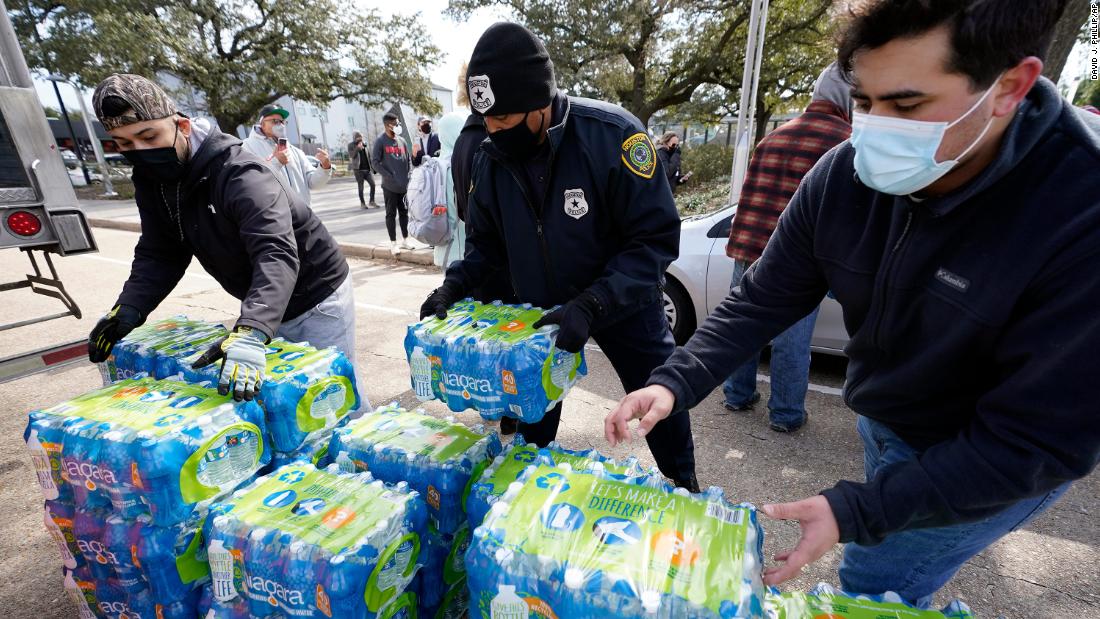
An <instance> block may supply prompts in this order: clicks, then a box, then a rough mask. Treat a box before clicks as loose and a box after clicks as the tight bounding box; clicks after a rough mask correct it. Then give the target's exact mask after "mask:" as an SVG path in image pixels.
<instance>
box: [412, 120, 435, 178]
mask: <svg viewBox="0 0 1100 619" xmlns="http://www.w3.org/2000/svg"><path fill="white" fill-rule="evenodd" d="M416 128H417V134H416V143H415V144H413V147H412V154H413V158H412V164H413V167H417V166H419V165H420V163H421V162H422V161H424V157H425V156H428V157H438V156H439V136H438V135H436V134H434V133H432V119H430V118H428V117H427V116H421V117H420V118H419V119H418V120H417V121H416Z"/></svg>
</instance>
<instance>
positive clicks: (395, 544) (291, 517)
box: [206, 463, 427, 619]
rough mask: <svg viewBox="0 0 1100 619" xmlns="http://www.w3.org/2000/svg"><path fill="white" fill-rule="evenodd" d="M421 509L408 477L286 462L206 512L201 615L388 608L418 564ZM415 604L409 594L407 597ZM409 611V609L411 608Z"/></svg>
mask: <svg viewBox="0 0 1100 619" xmlns="http://www.w3.org/2000/svg"><path fill="white" fill-rule="evenodd" d="M426 527H427V513H426V509H425V507H424V502H423V500H422V499H421V498H420V495H419V494H418V493H417V492H416V491H414V490H412V489H410V488H409V487H408V484H405V483H399V484H394V485H389V486H387V485H385V484H383V483H382V481H380V480H375V479H374V478H373V477H372V476H371V474H370V473H366V472H364V473H356V474H347V473H341V472H340V471H339V467H338V466H337V465H336V464H331V465H329V467H328V468H327V469H324V470H322V469H317V468H315V467H314V466H313V465H311V464H307V463H297V464H290V465H287V466H284V467H282V468H280V469H278V470H277V471H274V472H273V473H271V474H270V475H266V476H264V477H260V478H258V479H256V480H255V481H254V482H253V483H252V484H250V485H249V486H247V487H245V488H242V489H240V490H238V491H237V492H235V493H233V495H232V496H231V497H229V498H227V499H226V500H224V501H222V502H219V503H215V504H214V505H212V506H211V508H210V516H209V517H208V518H207V526H206V532H207V533H206V540H207V542H206V544H207V546H206V547H207V556H208V559H209V562H210V572H211V582H210V585H209V587H210V593H209V595H208V596H207V597H208V601H207V604H208V605H209V610H208V614H207V616H209V617H213V618H231V619H238V618H245V617H279V618H282V617H312V618H316V619H322V618H326V619H327V618H331V617H341V618H348V619H363V618H374V617H386V616H391V615H390V614H387V613H398V612H403V611H400V609H398V610H394V609H393V608H392V607H393V606H394V605H400V604H404V605H405V607H406V608H407V607H408V602H407V601H402V600H409V598H404V597H402V594H403V593H404V592H405V591H406V589H407V588H408V586H409V583H410V582H411V581H412V578H413V576H414V574H415V572H416V570H417V568H418V567H419V564H418V560H419V555H420V548H421V536H422V535H423V534H424V532H425V530H426ZM412 604H413V608H414V609H415V600H414V601H413V602H412ZM410 616H411V615H410Z"/></svg>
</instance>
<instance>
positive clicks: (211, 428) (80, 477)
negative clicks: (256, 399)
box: [24, 378, 270, 619]
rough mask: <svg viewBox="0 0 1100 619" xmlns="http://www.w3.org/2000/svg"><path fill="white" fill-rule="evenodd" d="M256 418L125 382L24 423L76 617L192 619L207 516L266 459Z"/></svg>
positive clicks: (203, 392) (202, 571)
mask: <svg viewBox="0 0 1100 619" xmlns="http://www.w3.org/2000/svg"><path fill="white" fill-rule="evenodd" d="M265 434H266V428H265V422H264V416H263V411H261V410H260V408H259V407H258V406H257V405H256V404H255V403H252V402H239V403H235V402H233V401H232V399H231V398H230V397H228V396H219V395H218V394H217V392H216V391H213V390H211V389H206V388H203V387H199V386H196V385H188V384H185V383H180V382H176V381H159V380H154V379H151V378H145V379H140V380H130V379H128V380H122V381H119V382H117V383H115V384H112V385H110V386H108V387H104V388H102V389H99V390H96V391H93V392H91V393H87V394H85V395H83V396H80V397H77V398H74V399H73V400H70V401H68V402H65V403H63V404H59V405H57V406H55V407H53V408H49V409H45V410H39V411H34V412H32V413H30V422H29V423H28V425H27V429H26V432H25V433H24V438H25V440H26V442H27V447H28V448H29V449H30V452H31V459H32V461H33V463H34V466H35V470H36V472H37V475H38V482H39V485H40V486H41V488H42V492H43V494H44V495H45V498H46V503H45V512H44V519H45V524H46V527H47V529H48V530H49V531H50V533H51V534H52V536H53V537H54V538H55V539H56V540H57V542H58V546H59V549H60V551H61V554H62V557H63V562H64V567H65V574H64V582H65V587H66V589H67V590H68V592H69V593H70V595H71V596H72V598H73V600H74V602H76V603H77V606H78V608H79V609H80V616H81V617H93V616H95V617H106V618H111V619H114V618H122V617H129V618H131V619H133V618H136V617H158V618H161V619H166V618H183V617H194V616H195V612H196V607H197V603H198V598H199V593H200V590H201V583H202V582H203V581H204V580H206V579H207V578H208V575H209V570H208V567H207V564H206V556H205V551H204V549H203V547H202V543H201V536H200V535H199V529H200V527H201V523H202V519H203V518H204V516H205V507H206V506H207V505H208V504H209V503H210V502H211V501H212V500H213V499H215V498H217V497H219V496H221V495H223V494H226V493H228V492H230V491H232V490H233V489H234V488H236V487H238V486H239V485H240V484H241V483H243V482H245V481H247V480H249V479H251V478H252V477H253V476H254V474H255V473H256V471H257V470H259V469H260V468H261V466H263V465H264V464H265V463H266V462H267V461H268V460H269V459H270V453H269V452H268V450H267V446H266V445H267V443H266V441H265V440H264V436H265Z"/></svg>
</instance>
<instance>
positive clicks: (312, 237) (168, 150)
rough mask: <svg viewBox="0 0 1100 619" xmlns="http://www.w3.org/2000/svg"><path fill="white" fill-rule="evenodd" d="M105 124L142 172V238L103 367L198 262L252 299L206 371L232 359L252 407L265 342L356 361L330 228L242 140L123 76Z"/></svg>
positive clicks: (108, 333) (94, 337)
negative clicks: (306, 346) (301, 344)
mask: <svg viewBox="0 0 1100 619" xmlns="http://www.w3.org/2000/svg"><path fill="white" fill-rule="evenodd" d="M93 103H94V105H95V111H96V116H98V117H99V120H100V122H102V123H103V126H104V128H106V129H107V131H108V132H109V133H110V134H111V137H113V138H114V139H115V141H116V142H117V143H118V145H119V149H120V151H121V152H122V154H123V156H125V157H126V158H127V159H128V160H129V161H130V162H131V163H132V164H133V165H134V175H133V180H134V188H135V199H136V201H137V206H138V211H139V213H140V215H141V238H140V239H139V240H138V244H137V247H136V248H135V249H134V263H133V268H132V270H131V272H130V278H129V279H128V280H127V281H126V284H125V285H124V286H123V289H122V294H121V295H120V296H119V298H118V301H117V302H116V304H115V307H114V309H112V310H111V312H110V313H108V314H107V316H105V317H104V318H103V319H102V320H100V321H99V324H97V325H96V327H95V329H94V330H93V331H92V333H91V335H90V337H89V342H88V356H89V358H90V359H91V360H92V361H93V362H99V361H103V360H104V359H106V358H107V356H108V355H110V353H111V349H112V348H113V347H114V344H115V343H116V342H117V341H118V340H120V339H122V338H123V337H125V335H126V334H127V333H129V332H130V331H131V330H133V329H134V328H135V327H137V326H139V325H141V324H142V323H143V322H144V321H145V319H146V318H147V317H148V316H149V314H150V312H152V311H153V310H154V309H156V307H157V306H158V305H159V304H160V302H161V301H163V300H164V298H165V297H167V296H168V294H169V293H170V292H171V291H172V289H173V288H174V287H175V286H176V284H177V283H178V282H179V280H180V278H182V277H183V275H184V272H185V271H186V269H187V265H188V264H189V263H190V262H191V258H192V257H195V258H198V260H199V262H200V263H201V264H202V266H203V268H205V269H206V271H207V272H208V273H210V275H212V276H213V277H214V279H216V280H217V281H218V283H219V284H221V285H222V288H224V289H225V291H226V292H228V293H229V294H231V295H233V296H234V297H237V298H238V299H241V315H240V318H239V319H237V322H236V325H235V326H234V328H233V331H232V333H231V334H230V335H229V336H228V337H227V338H226V339H225V340H224V341H223V342H221V343H219V344H218V345H217V346H215V347H213V348H211V350H210V351H208V352H207V353H206V354H204V355H203V356H202V357H201V358H200V360H199V361H198V362H197V364H198V365H199V366H201V365H203V364H209V363H212V362H213V361H215V360H217V359H219V358H223V359H224V361H223V366H222V373H221V380H220V384H219V390H220V391H221V392H222V393H223V394H224V393H228V392H229V391H232V392H233V395H234V397H236V398H237V399H242V398H243V399H251V398H252V397H253V395H254V394H255V392H256V389H257V388H258V386H259V384H260V383H261V382H262V381H263V372H264V368H265V352H266V348H265V343H266V342H267V341H269V340H270V339H271V338H272V337H275V336H282V337H286V338H288V339H291V340H294V341H308V342H309V343H311V344H313V345H314V346H317V347H326V346H336V347H338V348H340V349H341V350H343V351H344V353H346V354H347V355H348V357H349V359H351V360H352V361H353V362H354V355H355V345H354V342H355V340H354V332H355V306H354V300H353V298H352V290H351V278H349V277H348V265H347V262H346V261H345V260H344V256H343V255H342V254H341V253H340V249H339V247H337V245H336V242H335V241H334V240H333V239H332V237H331V236H330V235H329V233H328V230H326V229H325V227H324V225H322V224H321V221H320V220H319V219H317V217H316V216H315V215H314V214H313V212H312V211H311V210H310V209H309V208H308V207H306V206H305V205H304V204H303V203H302V202H301V201H300V199H299V198H298V197H297V194H296V193H295V192H294V191H291V190H289V189H288V187H287V186H286V185H284V184H283V183H282V182H281V181H280V180H279V179H278V177H277V176H276V175H275V174H274V173H273V172H272V171H271V169H270V168H269V167H267V166H266V165H265V164H264V162H263V161H261V160H260V159H259V158H257V157H256V156H254V155H252V154H250V153H248V152H246V151H244V150H242V148H241V141H240V140H238V139H237V138H235V137H232V136H229V135H227V134H225V133H222V132H220V131H217V130H216V129H211V128H210V126H209V123H207V122H206V121H203V120H199V121H192V120H191V119H189V118H187V117H185V116H184V115H182V114H180V113H179V112H178V111H177V109H176V105H175V103H174V102H173V101H172V100H171V99H170V98H169V97H168V95H167V94H165V92H164V91H163V90H162V89H161V88H160V87H159V86H158V85H156V84H155V83H153V82H152V81H150V80H148V79H146V78H144V77H141V76H139V75H118V74H116V75H112V76H111V77H108V78H107V79H105V80H103V82H101V83H100V84H99V86H97V87H96V90H95V94H94V97H93Z"/></svg>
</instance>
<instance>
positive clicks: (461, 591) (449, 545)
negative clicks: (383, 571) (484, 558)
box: [412, 526, 470, 619]
mask: <svg viewBox="0 0 1100 619" xmlns="http://www.w3.org/2000/svg"><path fill="white" fill-rule="evenodd" d="M469 547H470V528H469V527H468V526H463V527H462V528H461V529H459V530H458V532H457V533H455V534H454V535H444V534H442V533H440V532H439V531H438V530H436V529H435V527H429V528H428V533H427V535H426V536H425V537H424V539H423V540H422V544H421V547H420V552H421V556H422V557H423V563H424V567H423V568H422V569H421V570H420V572H419V573H418V574H417V575H416V579H415V580H414V581H413V587H412V588H413V591H415V592H416V599H417V609H418V613H419V616H420V617H421V618H424V619H433V618H434V617H437V616H438V617H440V618H441V619H442V618H443V617H448V618H450V617H455V618H456V619H457V618H459V617H462V616H463V615H464V613H465V612H466V607H467V605H468V603H469V594H468V593H467V590H466V550H467V548H469Z"/></svg>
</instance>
